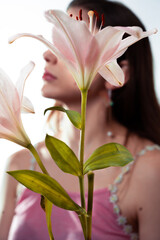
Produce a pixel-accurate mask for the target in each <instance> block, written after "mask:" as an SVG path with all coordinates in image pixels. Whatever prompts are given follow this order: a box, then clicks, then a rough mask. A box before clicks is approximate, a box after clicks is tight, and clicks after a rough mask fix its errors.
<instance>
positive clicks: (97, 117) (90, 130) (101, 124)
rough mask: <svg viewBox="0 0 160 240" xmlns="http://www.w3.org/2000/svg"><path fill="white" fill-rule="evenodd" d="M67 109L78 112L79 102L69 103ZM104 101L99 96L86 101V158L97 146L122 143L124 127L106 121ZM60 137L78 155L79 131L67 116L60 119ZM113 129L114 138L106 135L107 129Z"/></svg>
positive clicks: (124, 133) (124, 132) (114, 122)
mask: <svg viewBox="0 0 160 240" xmlns="http://www.w3.org/2000/svg"><path fill="white" fill-rule="evenodd" d="M68 107H69V109H71V110H74V111H78V112H80V104H78V103H71V104H69V105H68ZM106 119H107V111H106V103H105V101H104V99H103V98H102V97H100V96H97V97H95V98H91V99H90V98H89V99H88V102H87V114H86V131H85V146H87V147H85V158H87V157H88V156H89V155H90V154H91V153H92V152H93V151H94V150H95V149H96V148H97V147H99V146H101V145H103V144H105V143H108V142H113V141H114V142H119V143H121V144H123V143H124V138H125V137H126V129H125V128H124V127H123V126H121V125H120V124H119V123H117V122H116V121H114V120H112V121H111V122H110V123H109V126H108V123H107V120H106ZM61 127H62V131H61V136H60V138H61V139H62V140H63V141H64V142H66V143H67V145H69V146H70V147H71V148H72V149H73V151H74V152H75V153H76V155H78V152H79V142H80V131H79V130H78V129H76V128H75V127H74V126H73V125H72V124H71V123H70V121H69V120H68V118H67V116H66V115H65V117H64V118H63V121H62V125H61ZM112 129H113V130H114V136H115V137H114V139H112V138H111V137H109V136H107V131H112Z"/></svg>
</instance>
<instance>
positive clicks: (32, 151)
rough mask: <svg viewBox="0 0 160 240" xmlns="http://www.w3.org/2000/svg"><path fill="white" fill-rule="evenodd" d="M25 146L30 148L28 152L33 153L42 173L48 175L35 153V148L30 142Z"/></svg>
mask: <svg viewBox="0 0 160 240" xmlns="http://www.w3.org/2000/svg"><path fill="white" fill-rule="evenodd" d="M27 148H28V149H29V150H30V152H31V153H32V154H33V156H34V157H35V159H36V161H37V163H38V165H39V167H40V169H41V170H42V172H43V173H45V174H46V175H49V173H48V172H47V170H46V168H45V166H44V165H43V163H42V161H41V159H40V157H39V155H38V153H37V150H36V149H35V147H34V146H33V145H32V144H31V143H30V144H29V145H28V146H27Z"/></svg>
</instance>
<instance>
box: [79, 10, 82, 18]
mask: <svg viewBox="0 0 160 240" xmlns="http://www.w3.org/2000/svg"><path fill="white" fill-rule="evenodd" d="M79 20H80V21H82V9H80V10H79Z"/></svg>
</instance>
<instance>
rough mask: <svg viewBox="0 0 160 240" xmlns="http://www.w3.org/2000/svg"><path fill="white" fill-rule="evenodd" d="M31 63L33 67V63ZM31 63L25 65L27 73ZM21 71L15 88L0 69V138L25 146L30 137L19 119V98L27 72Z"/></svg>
mask: <svg viewBox="0 0 160 240" xmlns="http://www.w3.org/2000/svg"><path fill="white" fill-rule="evenodd" d="M31 65H32V67H33V64H31ZM31 65H28V67H27V70H29V72H28V74H29V73H30V70H31V68H32V67H31ZM25 70H26V69H25ZM21 73H22V74H21V77H22V78H21V79H22V83H19V85H18V90H17V88H16V87H15V86H14V84H13V83H12V81H11V80H10V78H9V77H8V76H7V75H6V74H5V73H4V72H3V70H0V138H5V139H8V140H10V141H13V142H15V143H17V144H20V145H22V146H24V147H26V146H28V144H30V139H29V138H28V136H27V134H26V132H25V130H24V128H23V124H22V120H21V107H22V106H21V105H22V100H21V99H23V85H24V82H25V79H26V77H27V76H28V74H27V73H26V71H24V69H23V70H22V72H21ZM19 81H20V80H19ZM18 91H19V92H20V95H19V92H18Z"/></svg>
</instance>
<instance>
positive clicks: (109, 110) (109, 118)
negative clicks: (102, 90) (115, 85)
mask: <svg viewBox="0 0 160 240" xmlns="http://www.w3.org/2000/svg"><path fill="white" fill-rule="evenodd" d="M107 95H108V100H109V101H108V103H107V126H108V129H109V130H108V131H107V136H108V137H111V138H114V137H115V136H114V134H113V132H112V131H111V126H110V125H111V121H112V106H113V101H112V90H111V89H107Z"/></svg>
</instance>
